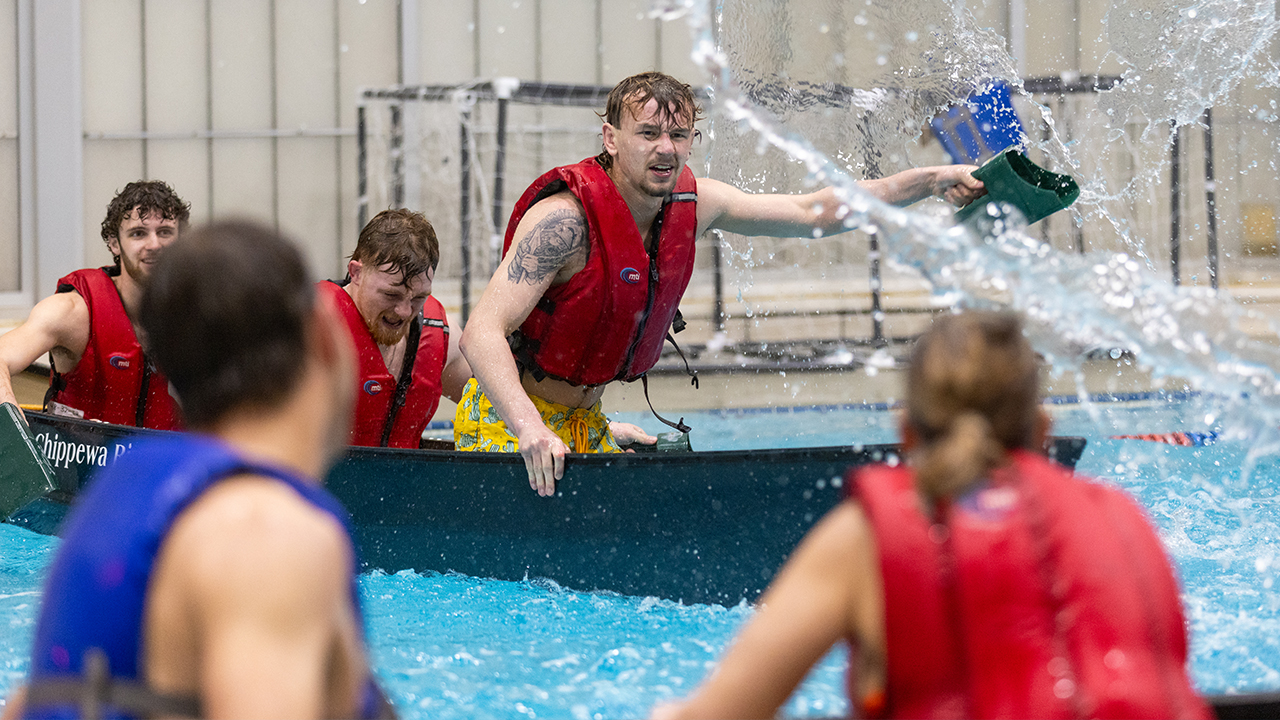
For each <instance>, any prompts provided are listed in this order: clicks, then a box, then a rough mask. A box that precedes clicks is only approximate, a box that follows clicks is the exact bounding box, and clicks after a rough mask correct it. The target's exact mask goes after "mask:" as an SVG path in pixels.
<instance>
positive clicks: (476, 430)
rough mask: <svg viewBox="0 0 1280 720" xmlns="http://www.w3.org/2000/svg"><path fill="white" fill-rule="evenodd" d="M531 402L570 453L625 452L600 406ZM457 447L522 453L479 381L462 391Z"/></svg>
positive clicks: (456, 418) (455, 433) (470, 382)
mask: <svg viewBox="0 0 1280 720" xmlns="http://www.w3.org/2000/svg"><path fill="white" fill-rule="evenodd" d="M529 399H530V400H532V401H533V406H534V407H536V408H537V409H538V412H539V413H540V414H541V415H542V422H544V423H546V425H547V427H548V428H551V432H553V433H555V434H556V435H558V436H560V439H561V440H563V441H564V444H565V445H568V446H569V451H570V452H577V453H615V452H622V449H621V448H619V447H618V443H617V441H615V440H614V439H613V433H611V432H609V420H608V418H606V417H605V416H604V413H603V412H601V411H600V403H599V402H597V403H596V404H595V405H592V406H591V407H589V408H571V407H566V406H564V405H561V404H559V403H553V402H550V401H547V400H543V399H542V398H540V397H534V396H532V395H531V396H530V397H529ZM453 443H454V445H455V446H456V447H457V449H459V450H469V451H476V452H519V451H520V445H519V441H518V440H516V436H515V435H512V434H511V431H510V430H508V429H507V424H506V423H504V422H502V418H500V417H498V410H497V408H495V407H494V406H493V403H490V402H489V398H488V397H486V396H485V394H484V391H482V390H481V389H480V384H479V383H477V382H476V379H475V378H471V379H470V380H468V381H467V386H466V388H464V389H463V391H462V400H461V402H459V403H458V413H457V415H455V416H454V418H453Z"/></svg>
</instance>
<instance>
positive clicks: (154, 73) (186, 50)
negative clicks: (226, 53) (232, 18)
mask: <svg viewBox="0 0 1280 720" xmlns="http://www.w3.org/2000/svg"><path fill="white" fill-rule="evenodd" d="M146 1H147V38H146V42H147V87H146V88H145V90H146V93H147V129H148V130H151V131H155V132H189V131H192V130H198V129H204V128H205V127H206V126H207V125H208V102H207V99H206V98H207V96H208V95H207V92H208V78H207V68H206V65H207V63H206V57H205V51H206V48H205V34H206V28H205V4H204V2H202V1H201V0H146Z"/></svg>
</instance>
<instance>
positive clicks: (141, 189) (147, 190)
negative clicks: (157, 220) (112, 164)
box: [102, 180, 191, 265]
mask: <svg viewBox="0 0 1280 720" xmlns="http://www.w3.org/2000/svg"><path fill="white" fill-rule="evenodd" d="M134 208H137V209H138V215H139V219H143V218H146V217H147V216H148V215H159V216H160V217H161V218H163V219H165V220H173V221H174V222H176V223H178V230H179V231H181V230H185V229H186V227H187V222H188V221H189V220H190V219H191V203H184V202H182V198H180V197H178V193H176V192H174V191H173V188H171V187H169V185H168V184H166V183H164V182H162V181H160V180H137V181H135V182H131V183H129V184H128V185H125V186H124V189H123V190H121V191H120V192H118V193H116V196H115V197H114V198H112V199H111V203H110V204H108V205H107V216H106V217H105V218H103V220H102V241H103V242H105V243H110V240H111V239H112V238H115V237H119V235H120V224H121V223H123V222H124V219H125V218H126V217H128V216H129V213H131V212H133V210H134ZM111 257H112V258H114V259H115V262H116V264H117V265H118V264H120V256H119V255H116V254H114V253H112V255H111Z"/></svg>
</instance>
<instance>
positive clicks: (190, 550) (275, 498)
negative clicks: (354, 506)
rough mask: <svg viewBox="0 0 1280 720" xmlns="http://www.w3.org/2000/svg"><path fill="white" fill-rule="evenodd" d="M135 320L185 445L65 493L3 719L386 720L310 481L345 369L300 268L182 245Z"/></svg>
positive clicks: (352, 588)
mask: <svg viewBox="0 0 1280 720" xmlns="http://www.w3.org/2000/svg"><path fill="white" fill-rule="evenodd" d="M139 319H140V322H141V327H142V329H143V330H144V331H145V332H146V333H147V335H148V336H149V337H151V338H152V340H153V342H152V344H151V352H152V353H153V354H154V357H155V360H156V362H157V363H158V365H159V366H160V368H161V369H162V370H163V371H164V372H165V373H166V375H167V376H168V378H169V380H170V382H172V383H173V386H174V388H175V390H176V392H177V395H178V398H179V399H180V400H181V402H182V405H183V409H184V413H185V416H186V419H187V422H188V425H189V428H190V429H191V430H192V431H193V432H192V433H183V434H180V435H175V436H173V437H165V438H152V439H139V440H135V441H134V443H133V446H132V448H131V449H130V450H129V451H128V452H127V453H125V454H124V455H123V456H121V457H120V458H119V459H118V460H116V461H115V463H114V464H113V465H111V466H109V467H108V468H106V469H105V470H104V471H103V472H102V473H101V474H100V475H98V476H97V477H96V478H95V480H94V482H93V483H92V484H91V485H90V486H89V488H88V489H87V490H86V491H85V492H84V493H83V494H82V495H81V496H80V498H79V501H78V503H77V505H76V507H75V508H74V509H73V510H72V512H71V514H70V516H69V517H68V519H67V521H66V524H65V526H64V529H63V533H62V534H63V541H62V544H61V546H60V547H59V549H58V552H57V555H56V557H55V558H54V561H53V564H52V566H51V568H50V571H49V576H48V578H47V582H46V586H45V591H44V593H43V597H42V601H41V612H40V618H39V621H38V623H37V626H36V634H35V642H34V647H33V649H32V660H31V676H30V678H29V682H28V684H27V686H26V687H25V688H24V689H22V690H19V691H18V692H17V693H16V694H15V695H14V697H13V698H11V700H10V703H9V704H8V706H7V707H6V715H8V716H11V717H18V716H25V717H33V718H45V717H68V716H86V717H87V716H100V717H144V716H179V717H225V718H248V717H280V718H285V717H287V718H318V717H374V716H379V715H387V714H388V713H389V712H390V706H389V705H387V703H386V701H385V699H384V698H383V695H382V693H381V692H380V691H379V690H378V688H377V686H376V684H375V683H374V681H373V677H372V675H371V674H370V671H369V664H368V656H367V652H366V649H365V643H364V628H363V622H362V619H361V612H360V602H359V596H358V592H357V588H356V570H357V568H358V561H357V558H356V553H355V549H354V546H353V544H352V540H351V534H350V532H351V531H350V524H349V519H348V517H347V515H346V512H345V511H344V510H343V508H342V507H341V505H340V504H339V503H338V501H337V500H336V499H334V498H333V496H331V495H329V494H328V493H327V492H325V490H324V489H323V488H322V487H321V483H320V478H321V477H323V475H324V474H325V472H326V471H327V469H328V467H329V466H330V465H331V464H332V462H333V461H334V460H335V459H336V458H337V456H338V455H339V454H340V453H341V452H342V450H343V448H344V447H345V445H346V442H345V441H346V438H347V433H348V429H349V426H350V422H351V416H352V406H353V402H354V389H355V385H354V380H353V378H354V368H355V360H354V357H353V352H352V349H351V343H350V341H349V338H348V337H347V330H346V328H345V327H344V325H343V322H342V320H341V318H340V317H339V316H338V315H337V313H336V310H335V309H334V308H333V307H332V306H331V305H330V304H329V303H328V302H325V301H322V300H319V299H318V297H317V293H316V289H315V282H314V281H313V280H312V279H311V277H310V276H309V273H308V272H307V269H306V265H305V263H304V261H303V258H302V255H301V253H300V252H299V251H298V249H297V248H296V247H295V246H294V245H293V244H292V243H291V242H289V241H288V240H286V239H284V238H282V237H281V236H280V235H278V234H276V233H275V232H274V231H272V230H271V229H269V228H266V227H263V226H260V225H257V224H254V223H248V222H235V221H232V222H220V223H216V224H213V225H209V226H206V227H203V228H199V229H196V230H194V231H192V232H190V233H186V234H184V237H183V239H182V241H181V242H178V243H176V244H174V245H173V247H171V248H170V249H168V250H167V251H166V252H165V256H164V257H163V258H162V260H161V261H160V262H159V263H158V264H157V266H156V268H155V269H154V271H153V273H152V279H151V282H150V283H149V285H148V288H147V292H146V293H145V294H144V295H143V297H142V299H141V306H140V312H139Z"/></svg>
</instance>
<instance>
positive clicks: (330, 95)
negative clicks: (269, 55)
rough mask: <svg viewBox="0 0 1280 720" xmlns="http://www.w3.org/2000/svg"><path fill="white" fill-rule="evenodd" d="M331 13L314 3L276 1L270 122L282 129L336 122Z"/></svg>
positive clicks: (323, 6) (326, 125) (333, 28)
mask: <svg viewBox="0 0 1280 720" xmlns="http://www.w3.org/2000/svg"><path fill="white" fill-rule="evenodd" d="M335 23H336V18H335V17H334V13H333V8H332V7H330V6H329V5H322V4H319V3H316V2H314V0H276V121H277V126H278V127H280V128H282V129H296V128H302V127H306V128H329V127H334V125H335V124H336V123H337V120H338V119H337V118H336V117H335V107H336V105H335V103H336V102H337V99H336V97H335V96H334V94H335V93H336V92H337V88H336V81H337V66H336V62H337V60H336V54H337V48H335V47H334V38H335V27H334V26H335Z"/></svg>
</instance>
